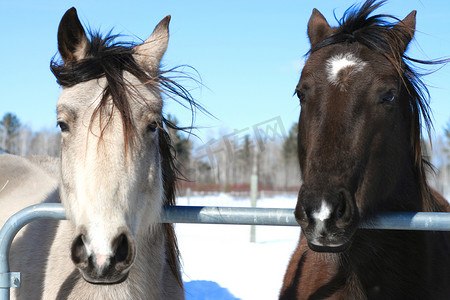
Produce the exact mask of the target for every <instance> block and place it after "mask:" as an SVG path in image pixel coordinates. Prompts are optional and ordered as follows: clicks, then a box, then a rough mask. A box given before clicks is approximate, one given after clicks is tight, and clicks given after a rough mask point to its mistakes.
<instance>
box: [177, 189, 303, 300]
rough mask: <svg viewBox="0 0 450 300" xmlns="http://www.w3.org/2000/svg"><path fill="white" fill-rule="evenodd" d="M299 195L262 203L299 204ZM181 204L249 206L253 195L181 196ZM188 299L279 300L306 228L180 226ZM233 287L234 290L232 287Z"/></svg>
mask: <svg viewBox="0 0 450 300" xmlns="http://www.w3.org/2000/svg"><path fill="white" fill-rule="evenodd" d="M296 201H297V197H296V196H294V195H285V196H277V197H273V198H263V199H259V200H258V204H257V206H258V207H273V208H294V207H295V204H296ZM177 204H178V205H194V206H238V207H249V206H250V199H248V198H233V197H230V196H228V195H225V194H221V195H216V196H203V197H191V198H190V199H189V203H188V199H186V198H178V199H177ZM176 231H177V237H178V242H179V247H180V252H181V255H182V261H183V280H184V281H185V288H186V299H187V300H194V299H195V300H206V299H211V300H231V299H233V300H234V299H242V300H253V299H255V300H256V299H258V300H265V299H267V300H269V299H270V300H273V299H277V298H278V293H279V290H280V288H281V285H282V280H283V276H284V272H285V270H286V266H287V263H288V261H289V258H290V256H291V254H292V252H293V251H294V248H295V246H296V244H297V241H298V238H299V236H300V227H284V226H256V243H250V226H248V225H201V224H177V225H176ZM227 290H228V291H227Z"/></svg>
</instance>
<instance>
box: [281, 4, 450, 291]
mask: <svg viewBox="0 0 450 300" xmlns="http://www.w3.org/2000/svg"><path fill="white" fill-rule="evenodd" d="M383 3H384V1H381V2H376V1H373V0H369V1H366V2H364V3H363V4H362V5H360V6H353V7H352V8H350V9H349V10H347V11H346V12H345V14H344V16H343V18H342V19H341V20H340V21H339V26H338V27H331V26H330V25H329V24H328V22H327V21H326V19H325V18H324V17H323V15H322V14H321V13H320V12H319V11H317V10H316V9H314V10H313V13H312V16H311V18H310V20H309V22H308V37H309V41H310V44H311V49H310V51H309V57H308V59H307V61H306V63H305V66H304V68H303V70H302V73H301V78H300V81H299V83H298V85H297V88H296V94H297V96H298V98H299V99H300V105H301V113H300V119H299V127H298V158H299V163H300V167H301V174H302V178H303V185H302V187H301V188H300V191H299V195H298V202H297V206H296V208H295V217H296V219H297V222H298V223H299V225H300V226H301V227H302V235H301V237H300V241H299V243H298V246H297V248H296V249H295V251H294V253H293V255H292V257H291V260H290V262H289V265H288V268H287V271H286V273H285V277H284V282H283V286H282V289H281V292H280V297H279V298H280V299H282V300H286V299H449V297H450V234H449V233H447V232H418V231H415V232H414V231H394V230H365V229H358V225H359V224H360V223H361V222H363V221H365V222H370V220H371V219H372V218H373V217H374V216H376V215H377V214H379V213H382V212H387V211H390V212H391V211H410V212H414V211H426V212H448V211H450V209H449V204H448V202H446V200H445V199H444V198H443V197H442V196H441V195H439V194H438V193H436V192H435V191H433V190H432V189H431V188H430V187H429V186H428V184H427V181H426V179H427V178H426V175H427V173H426V172H427V170H426V168H427V167H428V162H427V161H426V160H425V158H424V157H423V155H422V149H421V127H422V123H424V124H425V125H426V126H428V130H430V126H431V121H430V111H429V105H428V102H427V90H426V87H425V85H424V84H423V82H422V81H421V78H420V76H419V75H418V73H417V72H416V71H415V69H414V68H413V66H412V65H413V63H422V64H433V63H445V62H446V61H445V60H441V61H422V60H417V59H413V58H409V57H408V56H406V55H405V51H406V49H407V46H408V44H409V43H410V41H411V39H412V38H413V37H414V31H415V23H416V20H415V17H416V11H413V12H411V13H410V14H409V15H408V16H407V17H406V18H405V19H403V20H399V19H396V18H394V17H393V16H390V15H373V14H372V13H373V11H374V10H375V9H377V8H379V7H380V6H381V5H382V4H383Z"/></svg>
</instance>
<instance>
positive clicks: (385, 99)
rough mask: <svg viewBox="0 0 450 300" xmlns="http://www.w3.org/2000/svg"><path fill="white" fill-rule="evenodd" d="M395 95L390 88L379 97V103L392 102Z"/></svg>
mask: <svg viewBox="0 0 450 300" xmlns="http://www.w3.org/2000/svg"><path fill="white" fill-rule="evenodd" d="M395 97H396V93H395V91H394V90H390V91H389V92H387V93H386V94H384V95H383V97H382V98H381V103H392V102H394V100H395Z"/></svg>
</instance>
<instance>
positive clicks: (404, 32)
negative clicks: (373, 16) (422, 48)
mask: <svg viewBox="0 0 450 300" xmlns="http://www.w3.org/2000/svg"><path fill="white" fill-rule="evenodd" d="M416 14H417V11H415V10H413V11H412V12H411V13H410V14H409V15H407V16H406V18H404V19H403V20H402V21H400V22H398V23H397V24H396V25H395V26H394V27H393V30H395V31H397V32H398V37H399V38H400V41H399V42H400V47H401V50H402V52H405V51H406V48H407V47H408V44H409V42H411V40H412V39H413V37H414V31H415V30H416Z"/></svg>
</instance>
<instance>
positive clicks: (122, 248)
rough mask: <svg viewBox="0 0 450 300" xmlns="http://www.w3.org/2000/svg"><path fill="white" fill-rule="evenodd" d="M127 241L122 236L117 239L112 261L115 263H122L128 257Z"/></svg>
mask: <svg viewBox="0 0 450 300" xmlns="http://www.w3.org/2000/svg"><path fill="white" fill-rule="evenodd" d="M128 246H129V245H128V239H127V237H126V236H125V235H124V234H121V235H120V236H119V237H118V238H117V249H116V255H115V256H114V259H115V261H116V263H120V262H123V261H125V260H126V259H127V256H128Z"/></svg>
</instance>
